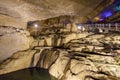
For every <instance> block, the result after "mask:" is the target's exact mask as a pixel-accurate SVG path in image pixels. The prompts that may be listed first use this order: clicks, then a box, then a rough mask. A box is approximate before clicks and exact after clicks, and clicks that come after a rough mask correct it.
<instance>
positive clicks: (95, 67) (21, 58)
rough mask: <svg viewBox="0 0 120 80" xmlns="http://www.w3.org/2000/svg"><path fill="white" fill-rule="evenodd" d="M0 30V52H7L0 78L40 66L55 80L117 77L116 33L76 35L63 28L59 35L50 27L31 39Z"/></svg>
mask: <svg viewBox="0 0 120 80" xmlns="http://www.w3.org/2000/svg"><path fill="white" fill-rule="evenodd" d="M71 27H74V26H73V25H71ZM1 29H2V31H1V36H0V38H1V43H0V44H1V45H3V47H2V46H1V49H3V50H4V49H5V50H4V51H9V53H7V52H5V53H6V54H4V55H7V56H5V57H4V58H3V59H2V60H1V64H0V74H1V75H2V74H6V73H9V72H13V71H16V70H20V69H24V68H29V67H38V68H39V67H40V68H45V69H48V70H49V73H50V74H51V75H52V76H54V77H55V78H57V79H59V80H95V79H98V80H118V79H119V77H120V34H119V33H101V34H94V33H88V32H83V33H78V32H74V31H67V30H63V29H64V28H61V29H60V28H57V29H58V30H59V32H56V30H55V29H56V28H55V27H51V28H49V30H45V31H44V34H42V33H41V34H40V35H38V36H37V37H34V38H32V36H30V34H29V32H28V31H26V30H22V29H21V30H17V29H16V28H9V27H1ZM52 30H53V31H52ZM13 35H14V38H13V37H12V36H13ZM6 36H7V37H6ZM15 36H16V37H17V39H16V37H15ZM4 38H5V39H7V41H6V42H4V41H5V40H4ZM19 39H20V44H19V43H18V42H17V40H19ZM22 39H24V40H23V41H24V42H23V41H22ZM9 40H10V41H11V40H13V41H11V42H10V41H9ZM2 41H3V42H4V44H3V42H2ZM16 42H17V43H18V44H16ZM10 43H11V44H10ZM14 43H15V44H14ZM6 44H7V45H8V46H5V47H4V45H6ZM13 46H14V47H13ZM7 47H8V48H7ZM21 47H22V49H21ZM8 54H9V55H8ZM11 55H12V56H11ZM0 56H1V58H2V57H3V56H2V54H1V55H0Z"/></svg>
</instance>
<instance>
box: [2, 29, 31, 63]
mask: <svg viewBox="0 0 120 80" xmlns="http://www.w3.org/2000/svg"><path fill="white" fill-rule="evenodd" d="M32 40H33V39H32V37H30V34H29V32H28V31H25V30H19V29H17V28H12V27H0V62H1V61H3V60H4V59H6V58H8V57H10V56H11V55H12V54H13V53H15V52H18V51H22V50H26V49H28V48H30V44H31V42H32Z"/></svg>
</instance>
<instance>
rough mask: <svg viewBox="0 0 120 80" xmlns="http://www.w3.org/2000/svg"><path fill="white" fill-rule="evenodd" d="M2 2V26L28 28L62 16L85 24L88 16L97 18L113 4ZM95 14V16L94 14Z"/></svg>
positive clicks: (73, 0)
mask: <svg viewBox="0 0 120 80" xmlns="http://www.w3.org/2000/svg"><path fill="white" fill-rule="evenodd" d="M103 1H104V0H91V1H89V0H35V1H33V0H1V1H0V20H1V21H0V25H5V26H14V27H19V28H26V22H28V21H34V20H43V19H47V18H51V17H56V16H61V15H77V17H80V19H79V21H80V22H84V20H87V19H86V16H88V15H89V14H91V12H92V15H89V16H90V17H94V16H96V14H98V13H99V12H100V11H101V10H103V9H104V8H105V7H107V6H108V5H109V4H111V3H112V2H113V0H105V1H104V3H105V4H104V5H102V6H101V5H99V4H100V3H101V2H103ZM93 10H94V12H93ZM94 13H95V14H94Z"/></svg>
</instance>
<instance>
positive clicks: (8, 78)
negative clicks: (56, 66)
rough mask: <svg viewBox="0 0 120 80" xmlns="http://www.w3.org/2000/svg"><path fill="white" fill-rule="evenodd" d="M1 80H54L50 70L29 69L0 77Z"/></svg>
mask: <svg viewBox="0 0 120 80" xmlns="http://www.w3.org/2000/svg"><path fill="white" fill-rule="evenodd" d="M0 80H53V77H51V76H50V74H49V73H48V70H45V69H41V68H28V69H23V70H19V71H15V72H11V73H8V74H4V75H0Z"/></svg>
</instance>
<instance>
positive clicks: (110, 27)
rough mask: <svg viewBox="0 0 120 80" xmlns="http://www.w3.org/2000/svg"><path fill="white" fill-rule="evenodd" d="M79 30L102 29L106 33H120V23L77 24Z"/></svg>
mask: <svg viewBox="0 0 120 80" xmlns="http://www.w3.org/2000/svg"><path fill="white" fill-rule="evenodd" d="M77 27H78V30H84V31H85V30H86V29H87V30H90V29H95V28H97V29H101V30H104V31H108V32H109V31H117V32H120V23H114V24H111V23H109V24H77Z"/></svg>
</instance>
